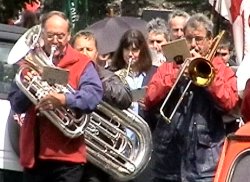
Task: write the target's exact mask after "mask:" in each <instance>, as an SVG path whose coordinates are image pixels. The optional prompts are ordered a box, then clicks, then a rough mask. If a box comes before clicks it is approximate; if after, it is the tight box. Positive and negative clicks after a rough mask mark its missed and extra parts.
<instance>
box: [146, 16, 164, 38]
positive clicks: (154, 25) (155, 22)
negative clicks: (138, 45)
mask: <svg viewBox="0 0 250 182" xmlns="http://www.w3.org/2000/svg"><path fill="white" fill-rule="evenodd" d="M147 31H148V33H149V32H154V33H156V34H164V36H165V38H166V40H168V28H167V25H166V21H165V20H164V19H162V18H159V17H157V18H153V19H152V20H150V21H149V22H148V23H147Z"/></svg>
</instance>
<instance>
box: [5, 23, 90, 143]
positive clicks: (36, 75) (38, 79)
mask: <svg viewBox="0 0 250 182" xmlns="http://www.w3.org/2000/svg"><path fill="white" fill-rule="evenodd" d="M40 29H41V28H40V27H39V26H35V27H33V29H30V30H28V31H27V32H26V33H25V34H24V35H23V37H25V41H26V42H27V41H29V42H30V41H31V42H33V41H35V42H34V45H32V46H34V48H35V49H34V50H32V49H33V48H32V46H30V47H31V48H30V50H29V51H28V53H27V54H26V56H24V58H23V60H24V64H23V65H21V66H20V69H19V71H18V73H17V74H16V77H15V81H16V84H17V86H18V87H19V88H20V90H21V91H22V92H23V93H24V94H25V95H26V96H27V97H28V98H29V99H30V100H31V101H32V103H33V104H35V105H37V103H38V102H39V100H41V99H42V98H43V97H45V96H46V95H48V94H49V93H50V92H57V93H59V92H62V93H65V92H74V90H73V89H72V88H71V87H70V85H68V84H65V85H61V84H57V83H50V82H48V81H46V80H43V78H42V76H41V73H40V70H42V69H43V68H45V67H46V66H49V67H51V66H53V65H52V64H51V62H52V61H51V60H50V58H49V57H48V56H47V55H46V54H45V52H43V51H42V49H39V46H38V48H37V47H36V45H35V44H36V43H37V42H38V40H39V39H38V38H39V37H40V35H39V34H40ZM23 37H21V39H20V40H21V41H22V40H23ZM31 39H32V40H31ZM21 43H22V42H19V41H18V43H17V45H18V46H20V44H21ZM25 44H26V43H25ZM24 46H25V45H24ZM15 49H16V47H15V46H14V47H13V50H11V52H10V56H12V54H15ZM54 50H55V47H53V46H52V50H51V51H52V53H51V54H53V51H54ZM19 51H20V50H19ZM8 61H9V62H12V63H14V62H15V61H13V60H11V59H10V60H8ZM17 61H18V60H17ZM55 70H56V69H55ZM53 71H54V70H53ZM61 71H63V70H61ZM28 73H32V75H33V76H32V78H31V79H29V80H27V79H25V77H26V75H27V74H28ZM40 112H41V113H42V114H43V115H45V116H46V117H47V118H48V119H49V120H50V121H51V122H52V123H53V124H54V125H55V126H56V127H57V128H58V129H59V130H60V131H61V132H62V133H63V134H64V135H65V136H67V137H69V138H76V137H79V136H80V135H82V134H83V132H84V130H85V128H86V127H87V124H88V122H89V115H87V114H82V113H79V112H76V111H74V110H72V109H70V108H66V107H61V108H57V109H54V110H51V111H40Z"/></svg>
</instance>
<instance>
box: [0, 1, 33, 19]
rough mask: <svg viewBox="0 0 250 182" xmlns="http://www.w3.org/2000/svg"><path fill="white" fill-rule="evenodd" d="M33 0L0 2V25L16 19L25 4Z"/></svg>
mask: <svg viewBox="0 0 250 182" xmlns="http://www.w3.org/2000/svg"><path fill="white" fill-rule="evenodd" d="M31 1H35V0H0V23H7V21H8V19H10V18H13V17H17V16H18V12H19V11H20V10H21V9H22V7H23V5H24V3H25V2H31Z"/></svg>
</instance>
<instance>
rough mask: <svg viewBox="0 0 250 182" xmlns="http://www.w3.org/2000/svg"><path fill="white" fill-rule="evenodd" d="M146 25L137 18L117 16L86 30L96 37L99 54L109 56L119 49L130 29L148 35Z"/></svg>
mask: <svg viewBox="0 0 250 182" xmlns="http://www.w3.org/2000/svg"><path fill="white" fill-rule="evenodd" d="M146 24H147V22H146V21H145V20H142V19H139V18H136V17H127V16H120V17H118V16H115V17H107V18H105V19H102V20H99V21H97V22H96V23H94V24H92V25H90V26H88V27H87V28H86V30H89V31H90V32H92V33H93V34H94V35H95V37H96V40H97V46H98V51H99V53H100V54H107V53H110V52H114V51H115V50H116V49H117V47H118V45H119V41H120V39H121V37H122V35H123V34H124V33H125V32H126V31H127V30H129V29H137V30H140V31H141V32H142V33H143V34H144V35H146Z"/></svg>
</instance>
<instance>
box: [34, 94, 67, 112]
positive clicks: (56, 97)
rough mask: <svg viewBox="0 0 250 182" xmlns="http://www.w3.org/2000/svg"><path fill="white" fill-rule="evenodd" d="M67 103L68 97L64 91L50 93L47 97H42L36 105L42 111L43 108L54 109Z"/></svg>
mask: <svg viewBox="0 0 250 182" xmlns="http://www.w3.org/2000/svg"><path fill="white" fill-rule="evenodd" d="M65 104H66V97H65V95H64V94H62V93H50V94H49V95H47V96H46V97H44V98H42V99H41V100H40V102H39V103H38V104H37V105H36V109H39V110H40V111H43V110H45V111H46V110H53V109H57V108H60V107H62V106H64V105H65Z"/></svg>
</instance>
